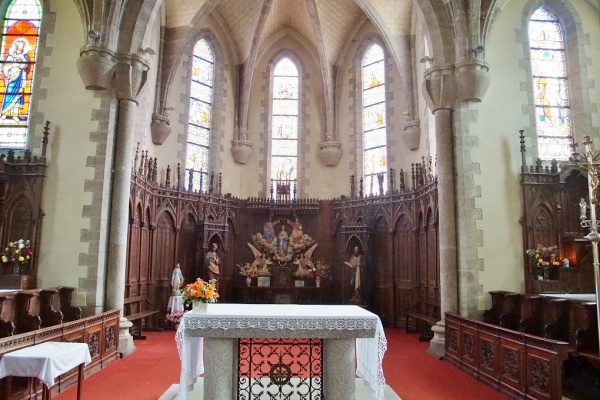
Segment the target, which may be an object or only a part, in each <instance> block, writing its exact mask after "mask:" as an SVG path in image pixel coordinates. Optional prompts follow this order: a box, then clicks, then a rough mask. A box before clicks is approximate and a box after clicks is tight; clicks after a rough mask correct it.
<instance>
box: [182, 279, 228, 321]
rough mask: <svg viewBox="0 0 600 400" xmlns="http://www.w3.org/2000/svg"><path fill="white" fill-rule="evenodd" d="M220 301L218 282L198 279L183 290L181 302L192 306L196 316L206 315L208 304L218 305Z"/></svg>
mask: <svg viewBox="0 0 600 400" xmlns="http://www.w3.org/2000/svg"><path fill="white" fill-rule="evenodd" d="M218 299H219V293H217V280H216V279H211V280H209V281H208V282H205V281H203V280H202V279H200V278H198V279H196V281H195V282H193V283H190V284H188V285H186V286H185V287H184V288H183V289H181V300H182V301H183V304H186V305H189V304H191V305H192V312H193V313H195V314H205V313H206V308H207V307H206V305H207V304H208V303H216V302H217V300H218Z"/></svg>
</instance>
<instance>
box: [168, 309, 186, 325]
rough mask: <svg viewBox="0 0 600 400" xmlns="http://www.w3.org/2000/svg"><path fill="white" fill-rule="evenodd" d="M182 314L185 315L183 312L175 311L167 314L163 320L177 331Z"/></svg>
mask: <svg viewBox="0 0 600 400" xmlns="http://www.w3.org/2000/svg"><path fill="white" fill-rule="evenodd" d="M184 313H185V311H175V312H172V313H169V314H167V315H165V320H166V321H167V322H168V323H169V324H172V325H173V326H174V327H175V329H177V327H178V326H179V323H180V322H181V318H182V317H183V314H184Z"/></svg>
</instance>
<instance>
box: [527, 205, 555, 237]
mask: <svg viewBox="0 0 600 400" xmlns="http://www.w3.org/2000/svg"><path fill="white" fill-rule="evenodd" d="M530 229H531V241H532V245H533V247H535V246H536V245H537V244H541V245H542V246H551V245H557V244H558V236H557V226H556V219H555V218H554V216H553V213H552V208H551V207H548V205H547V204H545V203H541V204H539V205H538V206H537V207H536V208H535V209H534V211H533V213H532V218H531V226H530ZM539 231H545V232H544V233H541V234H540V233H538V232H539Z"/></svg>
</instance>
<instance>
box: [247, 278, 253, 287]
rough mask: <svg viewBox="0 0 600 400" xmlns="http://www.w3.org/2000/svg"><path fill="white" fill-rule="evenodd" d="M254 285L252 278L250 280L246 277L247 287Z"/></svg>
mask: <svg viewBox="0 0 600 400" xmlns="http://www.w3.org/2000/svg"><path fill="white" fill-rule="evenodd" d="M251 283H252V278H250V277H249V276H247V277H246V286H248V287H250V284H251Z"/></svg>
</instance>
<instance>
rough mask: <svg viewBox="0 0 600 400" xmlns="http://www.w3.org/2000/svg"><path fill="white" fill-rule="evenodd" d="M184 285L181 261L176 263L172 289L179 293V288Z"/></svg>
mask: <svg viewBox="0 0 600 400" xmlns="http://www.w3.org/2000/svg"><path fill="white" fill-rule="evenodd" d="M181 286H183V274H182V273H181V267H180V265H179V263H177V264H175V268H174V269H173V274H172V275H171V291H172V292H173V294H177V293H179V288H181Z"/></svg>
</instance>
